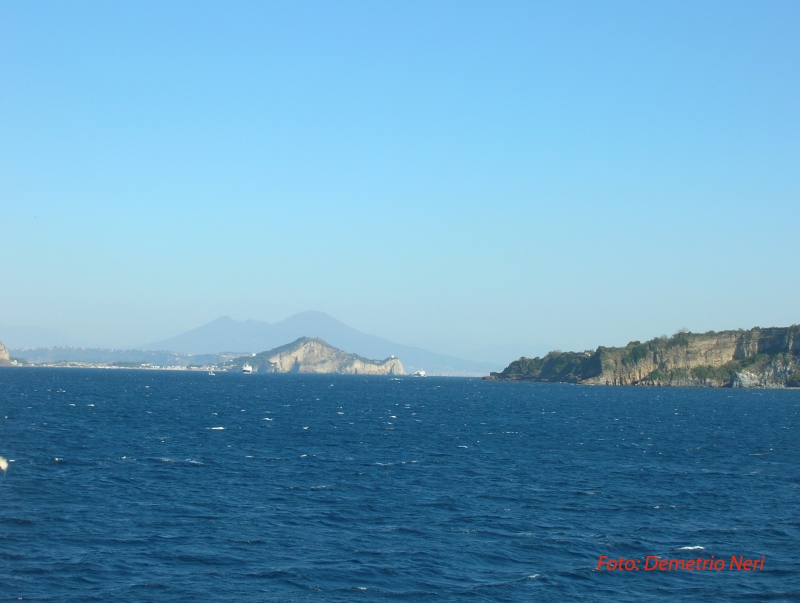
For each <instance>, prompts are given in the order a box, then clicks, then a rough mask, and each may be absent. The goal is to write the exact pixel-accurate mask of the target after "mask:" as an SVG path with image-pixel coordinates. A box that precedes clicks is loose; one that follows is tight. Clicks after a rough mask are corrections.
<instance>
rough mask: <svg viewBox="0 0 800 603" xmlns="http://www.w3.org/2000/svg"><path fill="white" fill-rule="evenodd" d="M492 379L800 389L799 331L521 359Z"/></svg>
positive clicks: (693, 336)
mask: <svg viewBox="0 0 800 603" xmlns="http://www.w3.org/2000/svg"><path fill="white" fill-rule="evenodd" d="M487 379H490V380H506V381H549V382H566V383H583V384H587V385H658V386H664V385H671V386H701V387H766V388H782V387H800V326H798V325H794V326H791V327H786V328H769V329H761V328H758V327H757V328H755V329H750V330H749V331H743V330H738V331H722V332H719V333H715V332H713V331H712V332H708V333H702V334H701V333H677V334H676V335H673V336H672V337H669V338H667V337H659V338H656V339H653V340H651V341H647V342H645V343H641V342H639V341H633V342H631V343H629V344H628V345H627V346H625V347H624V348H606V347H599V348H597V350H595V351H587V352H550V353H549V354H547V355H546V356H545V357H544V358H520V359H519V360H516V361H514V362H512V363H511V364H510V365H508V366H507V367H506V368H505V369H504V370H503V371H502V372H500V373H492V374H491V375H490V376H489V377H487Z"/></svg>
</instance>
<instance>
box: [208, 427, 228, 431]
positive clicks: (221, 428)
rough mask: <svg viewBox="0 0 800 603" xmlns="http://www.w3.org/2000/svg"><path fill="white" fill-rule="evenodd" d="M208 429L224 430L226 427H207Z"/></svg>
mask: <svg viewBox="0 0 800 603" xmlns="http://www.w3.org/2000/svg"><path fill="white" fill-rule="evenodd" d="M206 429H211V430H213V431H223V430H224V429H225V428H224V427H206Z"/></svg>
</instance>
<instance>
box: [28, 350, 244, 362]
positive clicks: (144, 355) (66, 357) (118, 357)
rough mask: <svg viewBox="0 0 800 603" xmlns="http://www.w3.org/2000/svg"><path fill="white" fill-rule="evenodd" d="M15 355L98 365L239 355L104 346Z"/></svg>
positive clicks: (222, 358) (31, 359) (218, 359)
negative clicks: (115, 348) (122, 348)
mask: <svg viewBox="0 0 800 603" xmlns="http://www.w3.org/2000/svg"><path fill="white" fill-rule="evenodd" d="M12 352H13V354H14V358H19V359H21V360H24V361H26V362H29V363H32V364H58V363H61V362H85V363H96V364H108V365H113V364H118V363H123V364H129V363H136V364H144V363H148V364H152V365H158V366H190V365H195V366H206V365H213V364H220V363H222V362H224V361H225V360H229V359H230V358H231V357H235V356H236V354H197V355H194V354H181V353H179V352H165V351H153V350H114V349H103V348H73V347H66V346H56V347H43V348H21V349H14V350H12Z"/></svg>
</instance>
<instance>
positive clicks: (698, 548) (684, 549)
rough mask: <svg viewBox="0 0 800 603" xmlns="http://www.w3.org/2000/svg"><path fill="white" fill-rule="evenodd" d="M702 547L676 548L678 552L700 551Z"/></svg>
mask: <svg viewBox="0 0 800 603" xmlns="http://www.w3.org/2000/svg"><path fill="white" fill-rule="evenodd" d="M703 549H704V547H702V546H682V547H678V550H679V551H702V550H703Z"/></svg>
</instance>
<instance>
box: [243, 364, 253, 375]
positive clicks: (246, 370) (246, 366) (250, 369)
mask: <svg viewBox="0 0 800 603" xmlns="http://www.w3.org/2000/svg"><path fill="white" fill-rule="evenodd" d="M242 372H243V373H244V374H245V375H249V374H250V373H252V372H253V367H252V366H250V365H249V364H248V363H247V362H245V363H244V366H243V367H242Z"/></svg>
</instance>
